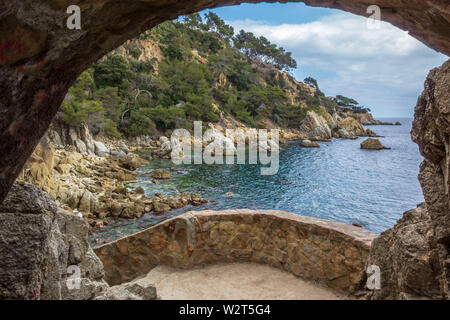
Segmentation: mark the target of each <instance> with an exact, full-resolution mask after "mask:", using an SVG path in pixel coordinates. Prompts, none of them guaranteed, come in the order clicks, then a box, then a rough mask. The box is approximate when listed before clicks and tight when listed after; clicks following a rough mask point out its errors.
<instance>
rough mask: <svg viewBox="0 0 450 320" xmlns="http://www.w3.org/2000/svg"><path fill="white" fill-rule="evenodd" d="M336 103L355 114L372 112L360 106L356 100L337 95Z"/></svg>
mask: <svg viewBox="0 0 450 320" xmlns="http://www.w3.org/2000/svg"><path fill="white" fill-rule="evenodd" d="M334 101H335V102H336V103H337V104H338V105H339V106H341V107H347V108H350V109H352V110H353V112H354V113H367V112H370V111H371V110H370V109H369V108H365V107H363V106H360V105H359V102H358V101H356V100H355V99H352V98H348V97H344V96H342V95H337V96H336V98H334Z"/></svg>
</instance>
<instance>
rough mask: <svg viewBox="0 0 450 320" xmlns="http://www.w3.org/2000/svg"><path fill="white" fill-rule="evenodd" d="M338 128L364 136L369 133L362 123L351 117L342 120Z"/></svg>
mask: <svg viewBox="0 0 450 320" xmlns="http://www.w3.org/2000/svg"><path fill="white" fill-rule="evenodd" d="M338 128H339V129H340V130H345V131H346V132H348V133H351V134H353V135H355V136H358V137H364V136H366V135H367V133H366V129H364V127H363V126H362V125H361V123H359V122H358V120H356V119H355V118H351V117H348V118H345V119H343V120H341V121H340V122H339V124H338Z"/></svg>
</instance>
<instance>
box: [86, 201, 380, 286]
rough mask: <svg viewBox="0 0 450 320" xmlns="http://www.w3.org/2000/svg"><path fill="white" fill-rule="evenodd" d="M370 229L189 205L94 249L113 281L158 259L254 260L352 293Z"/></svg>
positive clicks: (182, 263)
mask: <svg viewBox="0 0 450 320" xmlns="http://www.w3.org/2000/svg"><path fill="white" fill-rule="evenodd" d="M374 237H375V235H374V234H372V233H369V232H367V231H365V230H363V229H361V228H357V227H353V226H349V225H345V224H343V223H338V222H333V221H327V220H322V219H317V218H312V217H303V216H299V215H296V214H292V213H289V212H282V211H274V210H258V211H253V210H227V211H195V212H189V213H186V214H183V215H181V216H178V217H176V218H173V219H170V220H167V221H164V222H162V223H160V224H158V225H156V226H154V227H152V228H149V229H147V230H144V231H141V232H139V233H137V234H135V235H132V236H129V237H126V238H123V239H120V240H117V241H115V242H112V243H109V244H106V245H103V246H101V247H98V248H96V249H94V250H95V252H96V254H97V255H98V257H99V258H100V259H101V260H102V261H103V265H104V267H105V272H106V280H107V281H108V283H109V284H111V285H117V284H120V283H123V282H126V281H130V280H133V279H135V278H137V277H139V276H143V275H145V274H147V273H148V272H149V271H150V270H151V269H153V268H154V267H155V266H157V265H168V266H172V267H178V268H192V267H195V266H199V265H206V264H211V263H218V262H227V263H230V262H255V263H261V264H267V265H270V266H273V267H276V268H280V269H283V270H286V271H288V272H291V273H293V274H294V275H296V276H300V277H303V278H306V279H311V280H315V281H319V282H321V283H323V284H325V285H327V286H329V287H331V288H335V289H338V290H341V291H343V292H346V293H352V292H355V291H356V290H359V289H361V288H362V286H361V284H362V281H363V279H364V274H365V272H364V266H365V263H366V259H367V257H368V254H369V249H370V244H371V241H372V239H373V238H374Z"/></svg>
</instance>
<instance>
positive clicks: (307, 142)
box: [300, 139, 320, 148]
mask: <svg viewBox="0 0 450 320" xmlns="http://www.w3.org/2000/svg"><path fill="white" fill-rule="evenodd" d="M300 145H301V146H302V147H304V148H320V144H319V143H318V142H316V141H311V140H307V139H306V140H302V141H301V142H300Z"/></svg>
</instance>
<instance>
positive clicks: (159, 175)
mask: <svg viewBox="0 0 450 320" xmlns="http://www.w3.org/2000/svg"><path fill="white" fill-rule="evenodd" d="M171 177H172V174H171V173H170V171H169V170H166V169H157V170H155V171H153V172H152V178H155V179H170V178H171Z"/></svg>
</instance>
